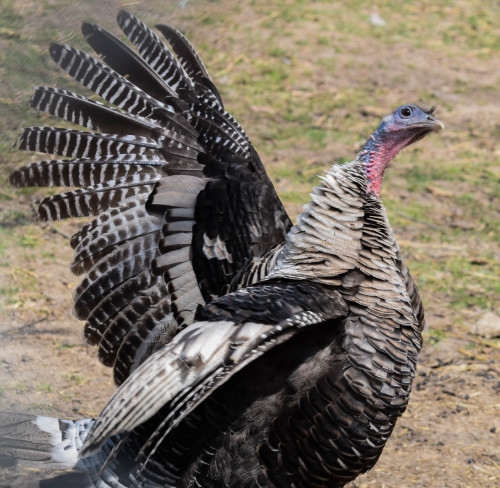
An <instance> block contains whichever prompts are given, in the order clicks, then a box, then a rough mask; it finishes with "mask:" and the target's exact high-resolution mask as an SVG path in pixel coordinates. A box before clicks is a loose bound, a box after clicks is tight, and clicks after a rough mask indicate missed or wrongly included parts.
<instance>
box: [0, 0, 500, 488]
mask: <svg viewBox="0 0 500 488" xmlns="http://www.w3.org/2000/svg"><path fill="white" fill-rule="evenodd" d="M26 3H27V4H28V2H26ZM49 3H50V2H49ZM115 3H118V2H115ZM136 3H140V2H136ZM186 3H187V2H186ZM261 3H262V2H261ZM80 4H81V7H78V6H76V5H71V6H67V7H65V8H64V9H62V11H61V12H60V18H68V23H70V24H74V25H78V24H79V21H80V20H83V19H85V18H88V17H89V16H92V15H95V17H96V18H99V15H98V14H97V13H96V12H92V11H90V10H89V9H90V7H88V8H87V7H85V6H84V4H85V2H80ZM227 4H228V2H216V3H215V4H210V5H208V4H204V3H201V4H199V3H195V4H194V5H192V4H189V5H187V6H185V8H184V9H183V10H182V11H181V10H175V9H174V10H173V12H171V16H170V17H169V18H161V21H164V22H169V23H173V24H174V25H178V26H180V27H181V28H183V29H184V30H187V31H190V32H191V33H192V34H193V36H192V37H194V39H193V40H194V41H195V43H196V41H198V42H199V43H203V44H204V45H209V44H210V43H212V44H214V45H216V46H217V48H218V49H219V50H221V51H223V50H225V49H226V50H229V51H231V52H234V53H238V52H240V53H245V52H249V51H251V50H252V46H250V45H248V44H246V42H247V40H246V39H245V38H244V35H245V34H244V32H247V31H244V32H243V34H238V32H237V29H234V31H232V32H231V35H229V34H228V33H227V29H228V27H227V25H226V26H225V27H224V26H221V25H218V26H216V28H210V24H208V23H206V24H202V23H201V21H200V19H201V18H202V17H203V15H208V13H209V14H210V15H212V16H213V15H216V14H217V12H224V9H225V8H226V7H227ZM30 5H31V7H33V8H35V9H36V5H37V4H36V3H32V4H30ZM30 5H27V6H26V11H27V12H28V11H29V8H30ZM113 6H115V5H114V4H113ZM142 7H144V9H143V8H142ZM325 8H326V7H325ZM133 11H134V12H135V13H137V14H139V15H141V16H142V18H144V17H146V19H145V20H148V21H149V20H151V19H155V18H156V19H158V20H160V17H161V9H160V6H159V4H157V3H155V2H152V4H147V5H146V4H143V5H139V6H136V7H134V8H133ZM142 11H143V12H142ZM141 12H142V13H141ZM52 15H55V13H53V14H52ZM64 15H66V17H64ZM61 16H62V17H61ZM105 17H106V22H108V23H107V24H106V23H105V25H112V23H111V21H110V20H109V19H110V18H111V14H110V13H109V12H107V11H106V12H105ZM265 17H266V16H265V15H264V14H262V13H260V11H259V10H258V8H255V9H252V8H251V7H242V8H241V10H240V11H239V12H235V13H233V14H231V20H230V21H231V22H232V24H231V25H233V26H238V25H246V24H248V23H252V22H253V23H254V24H255V26H256V28H258V27H259V26H260V25H261V24H260V22H261V21H262V20H263V18H265ZM75 18H76V19H77V20H74V19H75ZM37 22H48V21H47V16H41V17H40V20H39V21H38V20H37V18H36V16H34V17H30V21H29V22H28V23H27V25H26V27H25V30H24V31H23V35H26V36H29V35H30V32H31V31H36V29H37V27H38V24H37ZM153 22H154V20H153ZM176 23H177V24H176ZM179 24H180V25H179ZM44 25H45V24H44ZM68 29H69V27H68ZM198 29H199V30H198ZM289 29H290V30H291V31H292V36H294V35H295V36H296V37H297V38H299V37H301V36H302V37H304V38H307V37H308V36H314V35H315V31H314V29H313V27H311V26H309V30H307V31H306V32H304V30H303V29H302V30H300V31H299V30H297V31H294V30H293V23H292V24H291V25H290V26H289ZM75 30H76V27H75ZM114 31H115V32H116V31H117V29H114ZM262 32H263V35H267V34H266V33H267V31H266V30H265V29H264V28H263V31H262ZM332 36H333V37H335V34H332ZM292 38H293V37H292ZM290 39H291V38H290V37H288V42H292V41H291V40H290ZM339 42H340V40H339ZM342 42H344V49H343V51H342V52H338V53H336V54H335V59H336V63H337V73H336V74H332V73H331V72H330V71H328V70H326V69H323V68H322V67H321V65H317V64H315V60H317V59H318V58H321V57H326V56H328V55H329V54H330V52H329V50H328V45H324V46H321V47H318V46H317V45H311V46H307V45H304V46H301V47H300V49H301V52H300V59H302V60H303V63H305V64H307V63H309V64H310V70H311V72H310V76H309V77H308V78H307V79H303V80H301V81H300V87H299V88H300V90H301V91H307V90H311V91H321V90H324V91H325V93H326V94H327V93H328V89H329V88H331V89H332V90H334V91H335V92H337V93H338V92H342V90H347V89H349V88H350V87H353V86H354V87H355V86H357V85H358V84H363V83H365V82H366V81H364V80H366V79H369V80H370V83H373V85H374V87H376V86H384V84H386V85H387V84H388V86H389V87H390V88H391V89H387V90H381V91H378V92H376V94H374V100H373V104H372V106H371V107H367V108H366V110H367V112H368V115H366V114H364V115H363V114H360V113H359V112H357V113H352V114H349V116H350V117H357V125H356V126H355V127H363V129H362V130H363V131H364V132H365V133H368V132H369V131H370V130H371V128H372V126H373V120H376V117H378V116H380V115H384V114H385V110H382V111H381V109H380V107H383V108H385V107H389V109H391V108H393V107H394V106H395V105H397V103H399V101H400V100H401V99H404V98H405V97H407V96H408V94H412V93H421V87H422V86H425V87H426V90H427V91H428V92H429V93H434V94H435V96H436V97H437V98H439V99H441V100H443V101H444V102H445V103H447V104H448V106H447V108H443V112H444V113H443V114H442V115H443V120H444V121H445V123H446V125H447V133H446V134H443V136H442V137H443V139H442V141H444V142H442V143H436V144H434V143H433V141H425V144H422V146H421V147H420V148H419V149H417V150H415V151H418V153H417V155H416V159H418V160H422V161H432V160H434V159H437V160H444V159H446V158H447V157H449V158H453V157H457V154H461V151H463V150H464V148H468V147H471V148H472V149H474V148H482V150H484V151H485V154H490V155H492V156H491V157H492V161H495V162H496V166H493V167H491V168H490V170H491V172H492V173H493V174H495V175H497V178H498V175H500V169H499V166H498V156H499V155H500V149H499V145H498V141H497V140H496V139H495V138H494V137H495V134H499V133H500V132H498V121H499V120H500V117H499V115H500V104H499V101H498V100H499V93H498V90H496V91H495V90H491V88H487V87H491V85H495V84H496V86H497V87H498V82H499V80H500V62H499V61H500V58H499V56H498V54H494V55H493V54H492V55H491V56H488V55H486V56H472V55H469V56H468V57H467V59H465V60H463V59H462V60H460V59H458V58H453V57H450V56H444V55H442V53H440V52H439V51H436V50H429V49H427V48H425V47H422V48H419V47H415V46H414V45H409V44H406V43H405V41H404V39H402V40H401V41H400V42H399V44H396V45H394V44H393V45H388V44H381V43H377V42H373V43H370V42H367V40H366V38H359V39H357V38H356V37H355V36H353V37H350V38H349V40H348V41H345V40H342ZM78 43H79V45H80V46H81V45H82V44H83V43H82V42H81V40H80V39H78ZM4 47H5V48H7V47H8V46H7V45H6V43H5V42H4V41H3V40H2V44H1V45H0V48H2V49H3V48H4ZM295 48H296V46H295ZM256 49H259V47H258V45H257V47H256ZM323 51H324V52H323ZM253 54H254V53H253ZM234 57H236V54H235V56H234ZM408 59H411V63H408V62H407V61H408ZM353 60H355V62H353ZM375 60H382V61H384V62H382V61H380V62H376V61H375ZM215 62H216V63H217V59H216V60H215ZM206 63H207V65H208V68H209V69H210V59H206ZM233 67H234V65H233ZM219 68H221V69H220V71H221V74H220V77H221V79H222V84H221V86H222V88H223V92H224V90H226V92H227V94H228V96H229V98H230V99H235V95H233V91H234V89H233V88H231V87H230V86H229V87H227V86H226V85H225V83H226V82H227V80H226V82H225V81H224V80H225V77H226V76H227V73H222V71H224V70H223V69H222V67H221V66H219ZM229 68H231V66H229ZM302 68H303V66H302ZM234 69H237V66H236V67H234ZM54 70H55V68H54ZM389 77H393V79H394V81H393V82H391V83H388V78H389ZM457 77H458V78H460V79H461V80H462V81H463V83H465V84H466V86H467V87H468V88H467V91H466V92H465V93H464V92H460V90H454V89H453V87H454V86H455V83H456V79H457ZM214 81H215V82H216V84H217V81H218V80H217V78H215V80H214ZM34 84H35V83H34ZM374 93H375V88H374ZM2 96H9V97H10V98H11V99H18V100H19V103H25V102H26V100H27V97H26V95H25V92H23V93H22V94H20V93H17V92H16V93H9V94H7V95H6V94H3V95H2ZM325 96H326V95H325ZM298 97H299V95H297V98H296V99H295V102H294V103H301V101H300V98H298ZM373 107H377V108H375V109H374V108H373ZM229 110H230V111H232V109H231V107H229ZM371 111H376V113H375V114H373V113H372V112H371ZM378 111H380V112H378ZM269 112H271V113H269ZM233 113H234V111H233ZM277 115H279V114H276V113H275V112H274V111H273V110H266V109H265V108H262V107H259V106H255V107H254V109H253V110H252V111H250V112H248V113H243V114H241V113H238V114H237V118H238V120H239V121H240V123H241V124H242V125H243V126H244V127H245V128H248V132H249V133H250V135H251V137H252V139H253V141H254V143H255V145H256V147H257V149H259V138H260V137H261V136H262V137H263V135H264V133H265V131H264V130H263V129H262V127H264V126H265V124H266V123H269V124H271V123H270V122H266V120H268V119H272V118H273V117H275V116H277ZM334 115H335V117H336V118H339V119H341V118H342V117H346V116H348V109H345V108H340V109H339V111H338V112H337V113H336V114H334ZM440 115H441V114H440ZM6 117H12V119H13V120H14V115H13V114H6ZM262 119H263V120H262ZM257 120H262V124H263V126H262V127H261V126H259V127H256V126H255V125H254V126H253V127H252V124H256V123H257V122H256V121H257ZM13 123H14V122H13ZM22 123H23V121H18V120H17V122H15V124H17V125H18V126H19V125H21V124H22ZM335 123H336V122H334V121H332V122H331V124H335ZM355 130H357V129H355ZM495 131H496V132H495ZM263 139H265V137H263ZM300 151H303V152H304V157H305V159H306V160H308V161H309V160H312V161H314V162H315V164H319V165H320V166H321V167H326V166H327V163H328V161H331V160H332V159H333V158H335V157H336V155H337V154H340V155H343V154H346V152H347V153H350V152H352V148H351V147H348V146H347V143H345V142H343V141H338V140H334V139H332V140H329V141H328V142H327V143H326V145H325V147H322V148H321V149H320V150H316V151H314V150H312V149H302V148H299V147H289V148H285V149H283V148H281V147H280V148H278V150H277V151H276V156H275V159H274V162H272V161H270V163H271V164H270V166H271V165H272V164H276V165H278V166H279V164H281V162H283V161H287V160H290V159H291V158H292V157H294V156H296V155H297V153H299V152H300ZM318 161H319V163H318ZM265 162H267V161H265ZM4 164H10V163H9V162H7V161H5V160H4ZM405 164H406V166H405ZM278 166H277V167H278ZM409 167H410V164H409V163H403V166H400V167H399V168H398V169H396V168H395V171H394V173H393V175H392V176H391V177H389V180H388V184H387V187H384V191H387V192H388V193H389V192H390V194H391V198H392V199H393V200H396V201H397V200H400V201H402V202H404V201H406V200H407V199H409V198H411V199H416V201H417V202H418V201H420V202H423V203H425V204H429V202H431V205H432V206H433V210H434V215H433V220H432V223H431V224H429V223H428V222H426V221H424V222H422V221H420V220H419V219H418V218H415V217H408V216H406V222H407V224H408V222H409V224H408V225H404V226H403V225H402V224H401V228H398V227H396V229H395V230H396V233H397V235H398V238H399V239H400V240H401V242H402V243H403V248H404V250H405V253H406V255H407V256H408V258H409V260H410V262H416V263H418V262H419V259H421V258H422V257H423V256H425V259H429V256H431V257H432V259H433V262H434V263H436V262H437V263H439V262H440V260H442V259H445V258H446V256H448V254H449V253H457V252H459V253H464V255H466V256H470V258H471V259H473V258H474V257H475V256H477V255H482V254H484V253H482V251H481V250H482V249H483V248H484V247H485V246H486V247H488V249H487V253H486V254H488V256H490V257H489V258H488V259H489V260H491V261H497V260H498V259H499V257H500V254H499V249H498V245H496V246H495V245H492V244H491V243H490V241H484V240H483V239H482V238H481V229H479V230H478V228H477V225H476V222H474V220H473V219H471V217H470V216H467V215H466V216H464V215H462V214H463V211H462V210H461V209H460V208H454V206H453V201H451V200H450V199H449V198H448V197H449V195H450V194H455V193H456V192H459V193H463V194H467V193H470V192H471V191H475V188H473V187H472V186H471V183H470V182H468V181H467V180H465V181H463V180H460V181H451V182H450V181H445V180H443V181H438V182H436V183H435V184H433V185H431V186H430V187H428V189H427V190H426V191H424V192H421V193H412V194H411V195H410V194H409V193H408V188H407V186H406V185H405V181H406V180H405V171H406V170H407V169H408V168H409ZM320 170H321V168H320V169H318V172H319V171H320ZM290 186H293V185H292V184H291V183H290V181H288V180H287V179H286V178H284V179H281V180H280V181H278V183H277V189H278V191H288V190H289V189H290ZM0 191H1V192H2V194H3V195H4V198H3V199H2V201H1V204H2V214H1V215H2V220H1V222H0V226H1V227H2V228H4V229H9V230H10V231H12V233H11V234H9V235H10V237H9V239H11V240H12V241H9V242H5V243H3V244H4V247H5V249H6V251H5V252H6V253H7V257H8V263H9V264H8V265H5V266H2V267H0V285H1V286H5V287H6V288H5V289H7V288H8V289H14V288H17V289H19V290H18V291H17V292H16V293H15V294H14V295H13V296H12V297H11V298H9V299H8V300H7V299H5V300H4V301H3V302H2V303H3V304H4V305H3V308H4V309H3V310H1V311H0V322H1V323H0V340H1V343H2V352H1V354H0V378H1V379H2V381H1V385H0V386H1V396H0V410H4V411H5V410H13V411H24V412H31V413H40V414H45V415H49V416H54V417H66V418H82V417H89V416H95V415H97V414H98V413H99V411H100V410H101V408H102V407H103V406H104V404H105V403H106V401H107V399H108V398H109V397H110V395H111V394H112V392H113V391H114V386H113V383H112V377H111V373H110V370H109V369H108V368H105V367H104V366H102V365H101V364H100V363H99V362H98V361H97V359H96V357H95V351H94V349H93V348H91V347H90V346H86V345H85V343H84V341H83V338H82V323H81V322H79V321H77V320H76V319H75V318H74V317H73V316H72V315H71V309H72V300H71V292H72V289H73V288H74V287H75V286H76V285H77V284H78V278H76V277H74V276H73V275H71V273H70V271H69V270H68V263H69V262H70V260H71V250H70V248H69V243H68V237H67V236H70V235H71V234H72V233H73V232H75V231H76V229H77V228H78V227H79V224H78V223H75V222H63V223H58V224H56V225H48V224H39V223H37V222H36V221H35V219H34V217H33V216H32V210H31V205H32V203H31V202H32V200H33V199H35V198H37V196H40V195H42V194H44V193H43V191H40V192H37V193H36V194H34V195H33V194H30V195H27V196H26V195H20V194H16V193H13V190H11V189H9V188H3V189H0ZM476 196H477V198H484V199H485V200H486V201H487V202H486V203H488V204H490V203H491V197H490V196H488V195H486V194H485V195H484V196H483V197H481V195H479V196H478V195H476ZM496 198H497V199H496V200H495V201H496V204H497V210H496V213H493V214H492V215H491V218H492V219H495V218H500V207H499V206H498V196H497V197H496ZM289 208H290V211H291V213H292V214H296V213H297V212H298V211H299V210H300V205H299V204H297V203H293V202H292V203H290V204H289ZM389 217H391V215H389ZM403 221H404V218H403ZM453 225H455V226H459V227H460V226H462V227H463V226H465V228H467V226H468V225H469V226H472V229H471V232H470V234H468V235H465V236H463V237H462V238H461V240H460V241H459V242H454V243H450V242H449V241H447V242H443V241H441V240H440V236H439V232H437V231H435V229H433V226H434V227H435V228H440V227H445V226H453ZM422 228H424V229H427V230H428V235H429V236H430V240H429V241H427V242H425V241H422V240H419V239H420V236H421V234H422ZM13 243H21V244H20V245H18V244H16V245H14V244H13ZM485 265H486V266H487V265H488V263H486V264H485ZM479 266H481V265H480V264H479ZM475 272H477V273H481V269H480V268H479V271H475ZM451 279H452V278H451V277H450V283H449V285H450V287H453V283H452V282H451ZM470 279H471V282H470V285H471V287H472V288H471V290H472V291H473V286H474V276H473V275H471V277H470ZM421 288H422V294H423V297H424V303H425V306H426V312H427V322H428V324H429V326H430V328H431V331H430V333H429V334H426V340H425V344H424V348H423V350H422V353H421V357H420V365H419V370H418V376H417V378H416V379H415V383H414V391H413V393H412V397H411V401H410V406H409V408H408V410H407V411H406V413H405V414H404V416H403V417H402V418H401V419H400V420H399V422H398V425H397V428H396V430H395V432H394V434H393V436H392V438H391V439H390V441H389V442H388V444H387V447H386V449H385V451H384V453H383V455H382V457H381V459H380V461H379V462H378V464H377V465H376V467H375V468H374V469H373V470H372V471H371V472H369V473H367V474H365V475H363V476H361V477H360V478H358V479H357V480H356V481H354V482H353V483H352V484H351V485H350V486H352V487H353V488H354V487H356V488H396V487H398V488H399V487H411V488H418V487H426V488H443V487H450V488H451V487H453V488H455V487H464V488H473V487H474V488H476V487H477V488H494V487H498V486H500V448H499V446H500V442H499V435H500V415H499V409H500V398H499V393H500V346H499V343H498V341H495V340H489V339H484V338H482V337H480V336H476V335H473V334H472V333H471V332H470V328H469V327H470V325H471V324H473V323H475V322H476V321H477V320H478V319H479V318H480V317H481V316H482V314H484V313H485V311H486V310H485V309H483V308H481V307H480V306H463V307H460V306H450V304H449V303H448V299H449V295H448V294H447V292H446V291H443V290H442V289H440V290H435V289H433V288H432V285H429V287H426V286H425V284H424V286H422V287H421ZM472 291H471V293H472ZM485 293H486V292H485ZM488 293H490V294H491V292H488ZM496 298H497V299H498V298H499V297H498V295H497V296H496ZM493 300H494V298H493ZM493 310H495V307H493ZM496 310H497V311H498V302H497V304H496ZM9 476H10V478H12V476H11V475H9V473H7V477H9ZM2 479H3V478H2V476H1V475H0V486H9V485H8V482H5V483H7V484H4V485H2V481H1V480H2ZM11 481H12V479H11Z"/></svg>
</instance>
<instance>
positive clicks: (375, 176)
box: [360, 105, 444, 196]
mask: <svg viewBox="0 0 500 488" xmlns="http://www.w3.org/2000/svg"><path fill="white" fill-rule="evenodd" d="M433 111H434V108H431V109H430V110H425V109H423V108H421V107H418V106H417V105H402V106H401V107H399V108H398V109H397V110H396V111H395V112H393V113H392V114H391V115H388V116H387V117H385V118H384V119H383V120H382V122H381V124H380V125H379V127H378V128H377V130H376V131H375V132H374V133H373V134H372V135H371V136H370V138H369V139H368V141H367V143H366V144H365V146H364V147H363V150H362V151H361V153H360V159H361V161H362V163H363V166H365V167H366V176H367V179H368V183H367V187H366V191H367V193H375V194H376V195H377V196H380V187H381V184H382V176H383V174H384V170H385V168H386V167H387V165H388V164H389V162H390V161H391V160H392V159H393V158H394V156H396V154H397V153H398V152H399V151H401V149H403V148H404V147H406V146H409V145H410V144H413V143H414V142H416V141H418V140H420V139H422V138H423V137H425V136H426V135H427V134H429V133H430V132H434V131H440V130H442V129H443V128H444V124H443V123H442V122H441V121H439V120H438V119H436V117H434V115H433V114H432V113H433Z"/></svg>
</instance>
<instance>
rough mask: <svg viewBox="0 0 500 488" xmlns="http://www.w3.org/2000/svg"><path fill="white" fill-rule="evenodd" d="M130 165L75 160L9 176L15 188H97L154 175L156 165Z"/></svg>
mask: <svg viewBox="0 0 500 488" xmlns="http://www.w3.org/2000/svg"><path fill="white" fill-rule="evenodd" d="M150 163H151V165H149V164H147V161H146V164H144V163H142V162H141V163H140V164H128V163H123V162H121V161H119V162H117V161H94V160H92V159H88V160H85V159H76V160H71V159H67V160H62V159H56V160H53V161H37V162H35V163H30V164H27V165H26V166H24V167H22V168H20V169H18V170H16V171H14V172H13V173H12V174H11V176H10V184H11V185H13V186H18V187H22V186H61V187H64V186H70V187H84V186H95V185H98V184H99V183H104V182H106V181H109V180H116V179H118V178H123V177H126V176H132V175H134V174H136V173H139V174H142V173H149V174H153V173H155V171H158V170H155V169H154V168H153V164H157V165H158V164H161V163H159V162H156V163H154V162H153V161H150Z"/></svg>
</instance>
